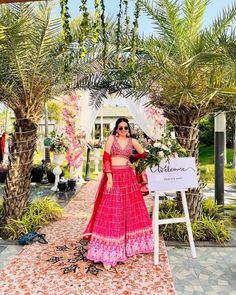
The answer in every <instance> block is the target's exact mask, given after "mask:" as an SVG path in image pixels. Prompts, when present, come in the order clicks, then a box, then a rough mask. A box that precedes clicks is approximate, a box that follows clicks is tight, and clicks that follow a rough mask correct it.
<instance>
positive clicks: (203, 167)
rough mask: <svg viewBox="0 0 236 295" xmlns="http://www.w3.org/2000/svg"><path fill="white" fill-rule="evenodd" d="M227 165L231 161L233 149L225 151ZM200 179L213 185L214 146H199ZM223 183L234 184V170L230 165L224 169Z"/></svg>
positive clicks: (235, 180)
mask: <svg viewBox="0 0 236 295" xmlns="http://www.w3.org/2000/svg"><path fill="white" fill-rule="evenodd" d="M227 160H228V163H232V161H233V149H227ZM199 161H200V171H201V178H202V180H203V181H204V182H206V183H208V184H211V183H214V178H215V175H214V173H215V172H214V171H215V170H214V169H215V168H214V146H206V145H201V146H200V153H199ZM224 179H225V183H230V184H232V183H236V170H234V169H232V168H231V165H230V164H227V165H226V166H225V169H224Z"/></svg>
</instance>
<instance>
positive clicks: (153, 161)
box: [137, 136, 187, 173]
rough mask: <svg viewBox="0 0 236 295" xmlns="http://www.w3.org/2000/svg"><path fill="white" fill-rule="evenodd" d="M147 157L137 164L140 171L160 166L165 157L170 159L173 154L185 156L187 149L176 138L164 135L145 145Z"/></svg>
mask: <svg viewBox="0 0 236 295" xmlns="http://www.w3.org/2000/svg"><path fill="white" fill-rule="evenodd" d="M144 147H145V151H146V155H147V157H146V159H140V160H139V161H138V164H137V169H138V172H139V173H141V172H143V171H144V170H145V169H146V168H147V167H153V166H159V164H160V161H161V160H162V159H163V158H167V159H169V158H170V157H171V156H175V154H177V155H178V156H185V155H186V154H187V153H186V150H185V149H184V148H182V147H181V146H180V145H179V144H178V142H177V141H176V140H175V139H171V138H169V137H167V136H166V137H164V136H163V137H162V138H161V139H160V140H158V141H157V142H148V143H146V144H145V145H144Z"/></svg>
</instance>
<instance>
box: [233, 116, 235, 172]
mask: <svg viewBox="0 0 236 295" xmlns="http://www.w3.org/2000/svg"><path fill="white" fill-rule="evenodd" d="M233 169H234V170H236V115H235V116H234V158H233Z"/></svg>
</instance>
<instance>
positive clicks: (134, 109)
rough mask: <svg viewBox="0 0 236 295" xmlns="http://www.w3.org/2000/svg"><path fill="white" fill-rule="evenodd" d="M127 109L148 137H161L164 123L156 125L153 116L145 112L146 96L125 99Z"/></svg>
mask: <svg viewBox="0 0 236 295" xmlns="http://www.w3.org/2000/svg"><path fill="white" fill-rule="evenodd" d="M126 102H127V106H128V109H129V111H130V113H131V115H132V117H133V118H134V120H135V121H136V123H137V125H138V126H139V127H140V128H141V129H142V130H143V132H144V133H146V134H147V135H148V137H150V138H152V139H154V140H156V139H158V138H160V137H161V134H162V133H163V132H164V128H165V127H164V125H162V126H160V125H157V122H156V121H155V119H154V118H152V117H150V116H149V115H148V112H147V105H146V104H147V102H148V98H147V97H143V98H141V99H140V100H139V101H134V100H132V99H131V98H127V100H126ZM163 120H164V118H163Z"/></svg>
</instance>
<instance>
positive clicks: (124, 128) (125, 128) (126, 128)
mask: <svg viewBox="0 0 236 295" xmlns="http://www.w3.org/2000/svg"><path fill="white" fill-rule="evenodd" d="M119 130H120V131H122V130H129V127H128V126H125V127H119Z"/></svg>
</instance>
